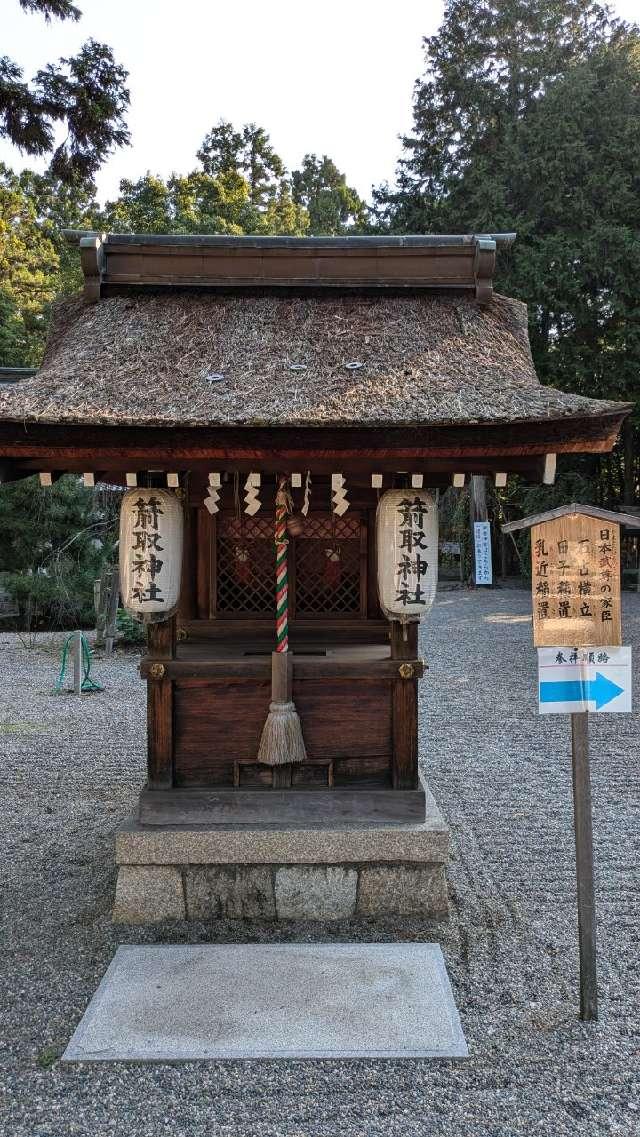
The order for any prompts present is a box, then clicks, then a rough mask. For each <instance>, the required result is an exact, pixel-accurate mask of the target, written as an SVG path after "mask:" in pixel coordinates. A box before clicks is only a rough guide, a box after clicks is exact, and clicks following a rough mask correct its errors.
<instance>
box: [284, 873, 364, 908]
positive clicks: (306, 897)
mask: <svg viewBox="0 0 640 1137" xmlns="http://www.w3.org/2000/svg"><path fill="white" fill-rule="evenodd" d="M357 884H358V873H357V872H356V870H355V869H350V868H343V867H342V865H287V866H286V867H283V868H279V869H277V870H276V911H277V914H278V919H279V920H342V919H345V918H346V917H348V916H353V915H354V913H355V908H356V892H357Z"/></svg>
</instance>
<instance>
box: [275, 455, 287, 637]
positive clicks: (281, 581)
mask: <svg viewBox="0 0 640 1137" xmlns="http://www.w3.org/2000/svg"><path fill="white" fill-rule="evenodd" d="M286 481H287V479H286V478H284V477H281V478H280V479H279V481H278V490H277V493H276V533H275V535H276V651H288V650H289V577H288V571H287V545H288V540H287V508H288V498H287V491H286Z"/></svg>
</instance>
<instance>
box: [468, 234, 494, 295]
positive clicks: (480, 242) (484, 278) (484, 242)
mask: <svg viewBox="0 0 640 1137" xmlns="http://www.w3.org/2000/svg"><path fill="white" fill-rule="evenodd" d="M495 268H496V242H495V239H494V238H493V237H489V236H486V237H476V255H475V259H474V262H473V272H474V276H475V280H476V300H477V301H478V304H480V305H482V306H484V305H485V304H488V303H489V302H490V300H491V297H492V296H493V274H494V272H495Z"/></svg>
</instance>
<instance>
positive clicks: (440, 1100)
mask: <svg viewBox="0 0 640 1137" xmlns="http://www.w3.org/2000/svg"><path fill="white" fill-rule="evenodd" d="M625 609H626V612H625V633H626V634H625V639H626V642H630V643H633V644H634V646H635V649H636V660H637V661H638V663H640V596H637V595H634V594H629V595H627V596H626V597H625ZM528 613H529V597H528V594H527V593H525V592H518V591H508V592H495V593H493V592H483V593H467V592H457V593H444V594H441V595H440V597H439V600H438V602H437V604H436V606H435V608H434V610H433V612H432V614H431V617H430V619H429V622H428V624H427V626H426V628H425V630H424V641H425V642H424V645H423V651H424V655H425V658H426V659H427V661H428V662H429V664H430V667H431V670H430V672H429V674H428V677H427V679H426V680H425V682H424V684H423V692H424V694H423V706H422V732H423V746H422V749H423V759H424V763H425V768H426V770H427V771H428V776H429V778H430V781H431V785H432V787H433V789H434V792H435V794H436V798H437V800H438V801H439V803H440V805H441V807H442V808H443V810H444V813H445V815H446V817H447V818H448V820H449V822H450V824H451V827H452V832H453V861H452V864H451V871H450V887H451V918H450V921H449V922H448V924H440V925H432V926H428V925H425V923H424V922H421V921H410V920H407V921H398V920H394V921H384V922H380V921H366V922H362V923H360V924H346V923H345V924H337V925H318V924H291V925H286V926H285V925H281V926H279V927H276V926H269V925H267V924H255V923H248V922H246V923H245V922H232V921H229V922H224V923H219V924H215V925H204V924H203V925H189V926H187V925H174V926H166V927H162V928H155V929H149V930H147V929H142V930H141V929H138V928H135V929H134V928H123V927H118V928H114V927H112V926H111V924H110V920H109V911H110V906H111V903H112V896H113V888H114V879H115V872H114V865H113V833H114V829H115V828H116V827H117V825H118V824H119V822H120V821H121V820H122V819H124V817H125V816H126V815H127V813H128V812H129V811H130V810H131V808H132V806H133V803H134V800H135V796H136V793H137V790H138V788H139V786H140V783H141V780H142V776H143V764H144V736H143V723H144V713H143V685H142V684H141V683H140V681H139V679H138V677H137V674H136V659H135V658H134V657H131V656H129V657H119V658H117V659H116V660H114V661H112V662H109V663H107V662H105V661H100V660H97V661H96V663H95V667H94V671H95V675H96V678H97V679H98V680H99V681H101V682H102V683H103V684H104V686H105V691H104V692H103V693H101V694H97V695H93V696H86V697H85V698H83V699H82V700H75V699H73V698H72V697H71V696H59V697H58V698H53V697H52V696H51V694H50V689H51V686H52V683H53V679H54V677H55V674H56V658H57V657H56V655H55V654H54V652H53V650H52V648H51V646H49V648H48V649H47V642H46V641H43V642H41V643H40V644H39V646H38V649H37V650H26V649H25V647H24V646H23V645H22V644H21V642H20V640H19V639H18V638H17V637H16V636H12V635H8V634H6V633H5V634H0V682H1V684H2V697H1V699H0V758H1V761H2V773H1V778H2V782H3V785H4V789H5V794H6V798H5V800H6V806H5V813H4V818H3V820H4V826H3V832H2V842H3V845H4V851H3V855H2V858H1V861H0V871H1V872H2V878H3V880H2V885H3V897H4V905H3V913H2V943H3V951H2V956H1V961H2V976H1V978H0V1005H1V1007H2V1018H3V1025H4V1030H3V1041H2V1048H3V1054H2V1058H3V1062H2V1068H3V1069H2V1074H1V1087H0V1088H1V1090H2V1095H3V1100H2V1106H1V1107H0V1108H1V1109H2V1110H3V1111H4V1115H5V1118H6V1128H5V1130H4V1132H6V1134H7V1137H26V1135H29V1137H45V1135H47V1137H50V1135H51V1137H66V1135H67V1134H81V1135H82V1137H107V1135H114V1134H115V1135H118V1137H158V1135H159V1134H163V1133H166V1134H171V1135H176V1137H180V1135H183V1134H184V1135H185V1137H187V1135H188V1137H205V1135H206V1137H222V1135H233V1137H254V1135H255V1137H271V1135H274V1137H276V1135H277V1137H320V1135H323V1137H324V1135H327V1137H337V1135H338V1134H340V1135H343V1134H344V1135H348V1137H365V1135H366V1137H378V1135H380V1137H382V1135H384V1137H395V1135H398V1137H400V1135H402V1137H406V1135H410V1134H425V1135H426V1134H429V1135H433V1137H439V1135H447V1137H475V1135H478V1137H480V1135H482V1137H497V1135H500V1137H502V1135H510V1134H525V1133H526V1134H544V1135H548V1137H562V1135H564V1134H577V1133H580V1134H589V1135H592V1134H593V1135H597V1134H609V1133H619V1134H623V1135H624V1137H633V1135H634V1134H637V1133H640V1112H639V1104H640V1094H639V1093H638V1090H639V1088H640V1086H639V1083H640V1076H639V1065H640V1064H639V1062H638V1057H639V1053H640V1048H639V1043H638V1007H639V1005H640V1000H639V995H640V991H639V980H638V973H639V968H638V955H637V942H638V924H639V911H638V908H639V905H638V892H639V881H638V876H637V859H638V844H637V833H638V812H637V806H638V757H639V751H640V739H639V735H638V722H637V717H636V716H635V715H633V716H631V715H597V716H593V718H592V779H593V793H594V826H595V851H596V869H597V901H598V934H599V942H598V960H599V982H600V1022H599V1023H598V1024H597V1025H596V1024H593V1025H582V1024H580V1022H579V1021H578V1019H577V1010H576V1008H577V999H578V977H577V940H576V912H575V882H574V853H573V835H572V824H571V781H570V758H569V725H568V720H567V718H565V717H564V716H548V717H544V718H539V717H538V715H537V713H536V704H535V654H534V651H533V649H532V647H531V628H530V619H529V615H528ZM637 692H638V686H637V684H636V693H637ZM297 939H308V940H314V939H326V940H328V939H335V940H355V939H362V940H394V939H408V940H413V939H426V940H430V939H438V940H439V942H440V943H441V945H442V948H443V951H444V953H445V958H446V962H447V966H448V969H449V974H450V976H451V981H452V984H453V987H454V992H455V995H456V1000H457V1004H458V1007H459V1010H460V1014H461V1018H462V1023H463V1028H464V1030H465V1034H466V1037H467V1040H468V1043H469V1048H470V1053H471V1057H470V1058H469V1059H468V1060H467V1061H462V1062H460V1061H458V1062H454V1061H425V1060H422V1061H397V1062H389V1061H361V1060H358V1061H333V1060H332V1061H322V1062H317V1061H315V1062H312V1061H300V1062H293V1061H282V1060H280V1061H264V1062H258V1061H251V1062H244V1063H242V1062H227V1063H208V1064H204V1063H189V1064H183V1065H180V1066H171V1065H156V1066H137V1065H124V1064H113V1065H108V1066H91V1065H89V1064H87V1065H83V1066H78V1067H73V1068H69V1067H64V1066H62V1065H61V1064H60V1063H59V1062H58V1061H57V1060H56V1059H57V1056H58V1054H59V1053H60V1052H61V1049H62V1048H63V1047H64V1045H65V1044H66V1042H67V1040H68V1038H69V1037H70V1035H71V1033H72V1031H73V1029H74V1027H75V1025H76V1023H77V1022H78V1020H79V1018H80V1017H81V1015H82V1014H83V1012H84V1010H85V1007H86V1005H87V1003H88V1001H89V999H90V998H91V996H92V994H93V992H94V990H95V988H96V986H97V984H98V981H99V979H100V977H101V976H102V974H103V972H104V970H105V968H106V967H107V965H108V963H109V961H110V959H111V957H112V955H113V952H114V950H115V947H116V946H117V944H118V943H127V942H129V943H131V942H147V943H151V942H163V943H176V942H184V941H187V942H189V941H190V942H196V941H216V942H220V941H233V940H239V941H269V940H297Z"/></svg>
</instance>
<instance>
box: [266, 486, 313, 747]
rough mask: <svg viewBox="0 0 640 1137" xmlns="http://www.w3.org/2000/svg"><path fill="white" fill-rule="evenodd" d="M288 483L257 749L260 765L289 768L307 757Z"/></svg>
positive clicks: (280, 501) (280, 512) (278, 530)
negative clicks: (292, 645)
mask: <svg viewBox="0 0 640 1137" xmlns="http://www.w3.org/2000/svg"><path fill="white" fill-rule="evenodd" d="M286 482H287V479H286V478H285V477H283V476H282V477H280V478H279V479H278V489H277V492H276V526H275V543H276V650H275V651H274V652H272V653H271V703H270V704H269V714H268V716H267V721H266V722H265V724H264V727H263V730H262V738H261V739H260V747H259V749H258V762H262V763H263V764H264V765H265V766H286V765H287V764H288V763H289V762H304V760H305V758H306V757H307V752H306V750H305V745H304V739H303V737H302V727H301V725H300V719H299V717H298V712H297V711H296V708H295V705H294V703H293V700H292V698H291V666H290V656H289V654H288V652H289V587H288V575H287V545H288V540H287V511H288V495H287V490H286Z"/></svg>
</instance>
